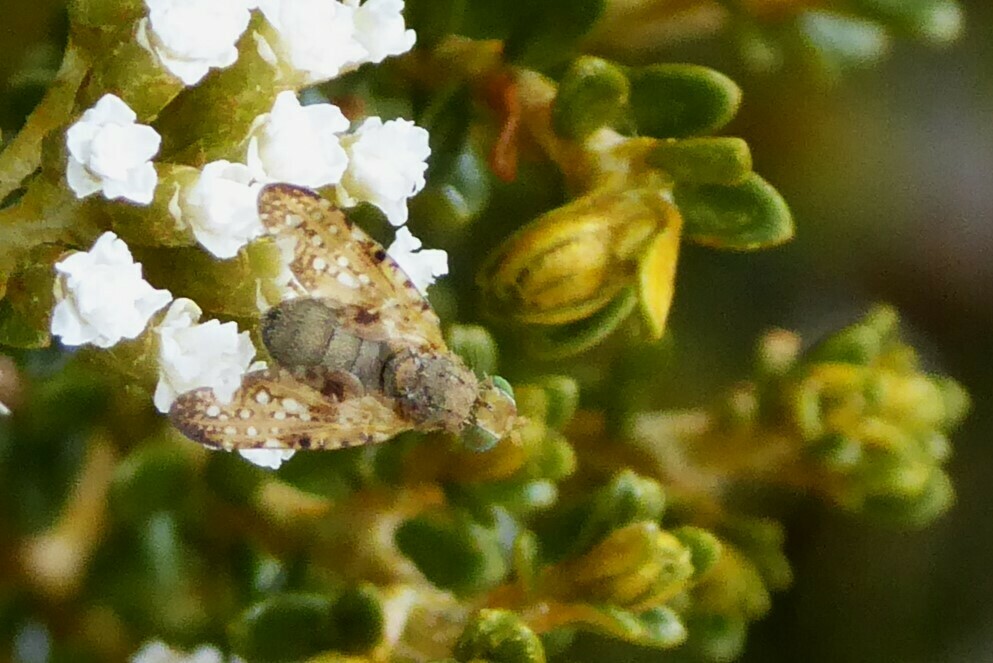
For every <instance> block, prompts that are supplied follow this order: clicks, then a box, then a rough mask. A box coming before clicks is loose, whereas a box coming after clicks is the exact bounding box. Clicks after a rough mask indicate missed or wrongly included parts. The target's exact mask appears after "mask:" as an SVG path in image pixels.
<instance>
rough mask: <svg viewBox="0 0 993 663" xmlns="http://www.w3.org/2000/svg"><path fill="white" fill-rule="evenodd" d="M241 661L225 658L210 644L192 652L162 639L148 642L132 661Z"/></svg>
mask: <svg viewBox="0 0 993 663" xmlns="http://www.w3.org/2000/svg"><path fill="white" fill-rule="evenodd" d="M225 660H228V661H229V663H240V662H241V659H240V658H238V657H237V656H232V657H231V658H230V659H225V658H224V655H223V654H222V653H221V652H219V651H218V650H217V649H216V648H214V647H211V646H210V645H203V646H200V647H197V648H196V649H195V650H194V651H192V652H190V653H188V654H187V653H185V652H180V651H176V650H175V649H173V648H172V647H170V646H169V645H167V644H165V643H164V642H162V641H160V640H155V641H153V642H149V643H146V644H145V646H143V647H142V648H141V649H139V650H138V651H137V652H135V654H134V655H133V656H132V657H131V663H224V661H225Z"/></svg>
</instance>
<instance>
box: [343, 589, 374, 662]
mask: <svg viewBox="0 0 993 663" xmlns="http://www.w3.org/2000/svg"><path fill="white" fill-rule="evenodd" d="M384 623H385V622H384V615H383V607H382V605H381V603H380V600H379V596H378V594H377V593H376V591H375V589H374V588H373V587H372V586H364V587H353V588H350V589H347V590H345V592H343V593H342V594H341V596H339V597H338V600H337V601H335V602H334V606H332V608H331V613H330V629H331V633H332V635H331V640H332V641H333V642H334V649H336V650H338V651H343V652H346V653H349V654H360V653H363V652H367V651H369V650H371V649H372V648H373V647H375V646H376V645H377V644H378V643H379V642H380V640H382V638H383V628H384Z"/></svg>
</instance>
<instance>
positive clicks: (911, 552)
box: [0, 0, 993, 663]
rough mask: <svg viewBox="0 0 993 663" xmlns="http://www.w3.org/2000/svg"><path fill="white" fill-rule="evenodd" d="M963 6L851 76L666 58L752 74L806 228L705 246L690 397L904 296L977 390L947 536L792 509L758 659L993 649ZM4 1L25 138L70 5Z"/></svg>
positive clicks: (992, 252) (695, 260)
mask: <svg viewBox="0 0 993 663" xmlns="http://www.w3.org/2000/svg"><path fill="white" fill-rule="evenodd" d="M963 5H964V6H965V9H966V30H965V33H964V35H963V38H962V39H960V40H959V41H958V42H957V43H955V44H953V45H952V46H951V47H950V48H947V49H945V50H942V51H935V50H931V49H928V48H925V47H923V46H916V45H913V44H909V43H898V44H897V45H896V47H895V48H894V52H893V54H892V56H891V57H890V58H889V59H888V60H887V61H885V62H884V63H882V64H881V65H879V66H877V67H875V68H872V69H870V70H867V71H862V72H855V73H850V74H849V75H847V76H846V77H845V78H844V80H842V81H841V82H840V83H839V84H837V85H835V86H827V85H824V84H823V82H817V81H815V80H813V79H812V78H811V77H810V76H807V75H805V74H804V73H803V72H802V71H800V70H796V69H795V70H789V71H786V72H782V73H779V74H775V75H771V76H756V75H751V74H748V73H747V72H746V71H744V69H743V68H742V67H741V66H740V65H739V63H738V62H736V60H735V59H734V58H733V57H731V49H729V48H726V47H725V46H723V45H722V44H721V42H720V39H717V40H709V41H706V42H703V43H697V44H693V45H689V46H686V47H685V50H673V51H672V52H671V55H669V56H667V57H666V58H664V59H668V60H672V61H691V62H698V63H700V64H706V65H709V66H713V67H715V68H717V69H719V70H722V71H724V72H726V73H728V74H729V75H731V76H732V78H734V79H735V80H736V81H737V82H738V83H739V84H740V85H741V86H742V88H743V90H744V94H745V97H744V105H743V107H742V110H741V112H740V114H739V116H738V118H737V119H736V120H735V121H734V123H733V124H732V125H731V126H730V127H728V128H727V130H726V131H725V132H724V133H726V134H728V135H740V136H742V137H743V138H745V139H747V140H748V142H749V144H750V145H751V147H752V152H753V154H754V157H755V162H756V170H757V171H759V172H761V173H763V175H764V176H765V177H766V178H767V179H768V180H769V181H770V182H772V183H773V184H775V186H776V187H777V188H778V189H779V190H780V191H781V192H782V194H783V195H784V197H785V198H786V199H787V201H788V202H789V203H790V204H791V206H792V208H793V211H794V214H795V217H796V221H797V227H798V235H797V239H796V240H795V241H794V242H793V243H791V244H789V245H788V246H786V247H783V248H780V249H777V250H772V251H767V252H759V253H753V254H741V255H739V254H733V253H722V252H716V251H711V250H706V249H701V248H696V247H693V246H686V247H685V249H684V253H683V256H682V265H681V267H680V274H679V280H678V288H677V296H676V303H675V308H674V311H673V316H672V319H671V330H672V335H673V339H674V342H675V349H676V352H675V353H674V360H673V363H672V366H671V372H670V373H669V374H667V375H663V376H660V385H659V387H660V389H662V390H663V391H665V392H667V393H669V394H671V397H670V403H671V405H672V406H673V407H679V406H690V405H695V404H699V403H703V402H706V401H707V400H708V394H711V393H713V391H714V390H715V389H718V388H722V387H723V386H726V385H727V384H728V383H730V382H733V381H734V380H736V379H738V378H743V377H745V376H747V375H748V365H749V361H750V357H751V350H752V347H753V344H754V341H755V339H756V337H757V336H758V335H759V334H760V333H761V332H762V331H763V330H765V329H767V328H768V327H770V326H781V327H786V328H789V329H795V330H798V331H800V332H801V333H802V334H803V335H804V336H805V338H808V339H811V340H812V339H813V338H815V337H816V336H818V335H819V334H821V333H823V332H825V331H827V330H830V329H835V328H837V327H840V326H842V325H843V324H845V323H847V322H849V321H851V320H854V319H855V318H856V317H858V316H859V315H860V314H861V313H863V312H864V311H865V310H866V308H867V307H868V306H869V305H870V304H871V303H872V302H875V301H888V302H891V303H893V304H895V305H896V306H897V308H898V309H899V310H900V312H901V313H902V315H903V320H904V325H905V328H906V330H907V332H908V334H910V335H911V340H912V341H913V343H914V344H915V345H916V346H917V347H918V348H919V349H920V350H921V353H922V355H923V356H924V357H925V358H926V360H927V361H928V362H929V364H930V366H931V367H933V368H934V369H935V370H936V371H940V372H943V373H946V374H949V375H952V376H954V377H955V378H957V379H958V380H960V381H961V382H962V383H964V384H965V385H966V386H967V388H968V389H969V391H970V393H971V394H972V395H973V398H974V410H973V414H972V415H971V416H970V418H969V419H968V420H967V421H966V423H965V425H964V426H963V427H962V429H960V430H959V431H958V432H957V434H956V435H955V436H954V438H953V442H954V448H955V457H954V458H953V460H952V461H951V464H950V469H949V471H950V474H951V475H952V476H953V478H954V480H955V485H956V488H957V491H958V504H957V505H956V507H955V508H954V509H953V510H952V511H951V513H949V514H948V515H946V516H945V517H943V518H942V519H940V520H939V521H938V522H937V523H936V524H935V525H932V526H931V527H930V528H928V529H927V530H925V531H922V532H916V533H897V532H892V531H886V530H883V529H879V528H873V527H871V526H867V525H866V524H864V523H859V522H856V521H855V520H854V519H851V518H848V517H845V516H844V515H841V514H839V513H837V512H834V511H831V510H829V509H828V508H826V507H823V506H820V505H817V504H815V503H814V502H813V501H811V502H805V501H799V502H797V503H795V504H793V505H791V506H790V507H789V508H788V510H787V511H786V512H785V513H784V514H782V515H783V517H784V519H785V522H786V524H787V526H788V531H789V536H788V543H787V553H788V556H789V557H790V559H791V561H792V562H793V564H794V566H795V576H796V581H795V584H794V586H793V588H792V589H790V590H789V591H787V592H785V593H782V594H778V595H776V596H775V597H774V607H773V610H772V612H771V614H770V615H769V616H768V617H767V618H766V619H764V620H763V621H761V622H759V623H758V624H757V625H755V626H754V627H753V628H752V631H751V635H750V644H749V647H748V649H747V654H746V656H745V658H744V660H746V661H767V662H773V663H775V662H778V661H784V662H786V661H790V662H792V661H799V660H803V661H833V662H841V661H845V662H849V661H850V662H856V661H874V662H875V661H912V662H916V661H928V662H930V661H970V662H971V661H991V660H993V600H991V597H993V573H991V572H990V563H991V561H993V500H991V499H990V497H991V494H993V491H991V490H990V483H991V482H990V480H989V478H988V477H990V476H993V450H991V449H990V448H989V440H988V438H989V431H990V429H991V424H993V370H991V368H990V366H989V364H990V361H991V358H993V259H991V258H993V3H990V2H989V0H966V1H965V2H963ZM0 6H2V9H3V11H2V14H0V15H2V16H3V19H2V21H0V44H2V46H0V48H2V56H0V128H2V129H3V131H4V134H5V135H8V132H10V131H11V130H14V129H16V127H17V126H18V125H19V123H20V122H21V121H22V120H23V117H24V116H25V115H26V113H27V112H28V111H29V110H30V107H31V105H32V103H33V101H35V100H37V96H36V94H34V93H33V92H32V91H31V89H32V85H33V78H32V76H33V74H32V71H33V70H34V69H35V63H37V66H38V67H41V68H43V67H44V66H45V65H46V64H47V63H50V62H51V61H52V60H53V59H55V60H57V58H58V53H53V52H52V51H51V48H50V47H49V48H48V49H47V50H46V48H39V44H45V43H51V42H50V40H51V39H52V35H58V34H60V33H61V32H62V31H63V30H64V18H63V17H62V12H63V7H62V3H61V2H58V1H57V0H35V1H34V2H31V3H27V2H20V1H15V0H5V1H4V2H3V3H2V5H0ZM15 88H16V90H17V92H16V93H12V92H11V91H12V90H14V89H15ZM40 91H41V88H40V87H37V89H36V92H37V93H39V94H40ZM588 645H589V650H588V651H589V655H590V656H589V660H594V659H595V658H596V657H597V655H598V652H599V653H601V654H602V656H601V657H600V658H601V660H621V659H619V658H618V657H617V653H616V652H617V650H616V649H615V648H614V646H613V645H612V644H608V643H604V642H603V641H599V640H595V639H592V638H591V639H590V640H589V643H588ZM625 651H628V652H630V654H624V656H625V657H627V656H630V657H631V659H632V660H633V659H635V658H637V659H639V660H652V659H654V658H656V657H658V656H660V654H659V653H658V652H647V651H646V652H642V653H638V652H635V651H632V650H625Z"/></svg>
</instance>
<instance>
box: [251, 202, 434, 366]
mask: <svg viewBox="0 0 993 663" xmlns="http://www.w3.org/2000/svg"><path fill="white" fill-rule="evenodd" d="M259 215H260V217H261V218H262V223H263V224H264V225H265V227H266V230H267V231H268V232H269V234H270V235H272V236H274V237H275V238H276V242H277V244H278V245H279V246H280V248H281V249H282V250H283V251H284V252H285V253H286V254H290V255H292V258H291V260H290V271H291V272H292V275H293V281H292V283H291V286H292V287H293V288H294V289H295V290H296V291H297V293H298V294H299V295H301V296H306V297H316V298H323V299H327V300H332V301H335V302H337V303H339V304H341V305H342V306H354V307H357V308H359V309H361V310H363V311H365V312H367V315H365V316H363V319H362V320H360V321H357V323H356V324H357V325H358V327H357V331H358V332H359V333H361V332H362V331H363V329H362V328H363V327H366V328H371V327H381V328H382V329H383V330H384V332H383V333H385V334H386V335H388V336H389V337H391V338H397V339H398V340H399V339H401V338H402V339H406V340H409V341H411V342H413V343H416V344H417V345H420V346H426V347H428V348H430V349H433V350H443V349H444V348H445V342H444V340H443V338H442V336H441V326H440V323H439V321H438V316H437V315H435V313H434V311H433V310H432V309H431V305H430V304H428V302H427V300H425V299H424V297H423V296H422V295H421V293H420V292H418V290H417V288H416V286H414V284H413V283H412V282H411V280H410V279H409V278H408V277H407V275H406V274H404V272H403V270H402V269H401V268H400V266H399V265H397V263H396V262H395V261H394V260H393V259H392V258H391V257H390V256H389V255H388V254H387V253H386V250H385V249H383V247H382V246H380V245H379V244H378V243H377V242H376V241H375V240H374V239H372V238H371V237H369V235H367V234H366V233H365V232H364V231H363V230H362V229H361V228H359V227H357V226H355V225H354V224H353V223H352V222H351V221H350V220H349V219H348V218H347V217H346V216H345V214H344V213H343V212H342V211H341V210H339V209H337V208H335V207H334V206H333V205H332V204H331V202H330V201H328V200H326V199H324V198H322V197H321V196H319V195H318V194H317V193H315V192H313V191H311V190H310V189H305V188H301V187H296V186H292V185H289V184H270V185H268V186H266V187H265V188H263V189H262V192H261V193H260V194H259Z"/></svg>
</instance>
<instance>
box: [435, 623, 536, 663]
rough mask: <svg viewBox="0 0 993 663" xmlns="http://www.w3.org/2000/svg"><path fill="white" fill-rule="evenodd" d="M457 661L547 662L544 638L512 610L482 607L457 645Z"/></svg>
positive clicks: (493, 662)
mask: <svg viewBox="0 0 993 663" xmlns="http://www.w3.org/2000/svg"><path fill="white" fill-rule="evenodd" d="M453 653H454V654H455V658H456V660H458V661H460V662H461V663H469V662H470V661H489V662H491V663H545V650H544V648H543V647H542V646H541V640H539V639H538V636H537V635H535V633H534V631H532V630H531V629H530V628H528V627H527V625H525V624H524V623H523V622H522V621H521V619H520V618H519V617H518V616H517V615H516V614H514V613H513V612H510V611H508V610H480V611H479V612H478V613H476V615H475V616H474V617H473V618H472V620H470V622H469V623H468V624H467V625H466V627H465V630H464V631H463V632H462V635H461V636H460V637H459V641H458V642H457V643H456V645H455V651H454V652H453Z"/></svg>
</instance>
